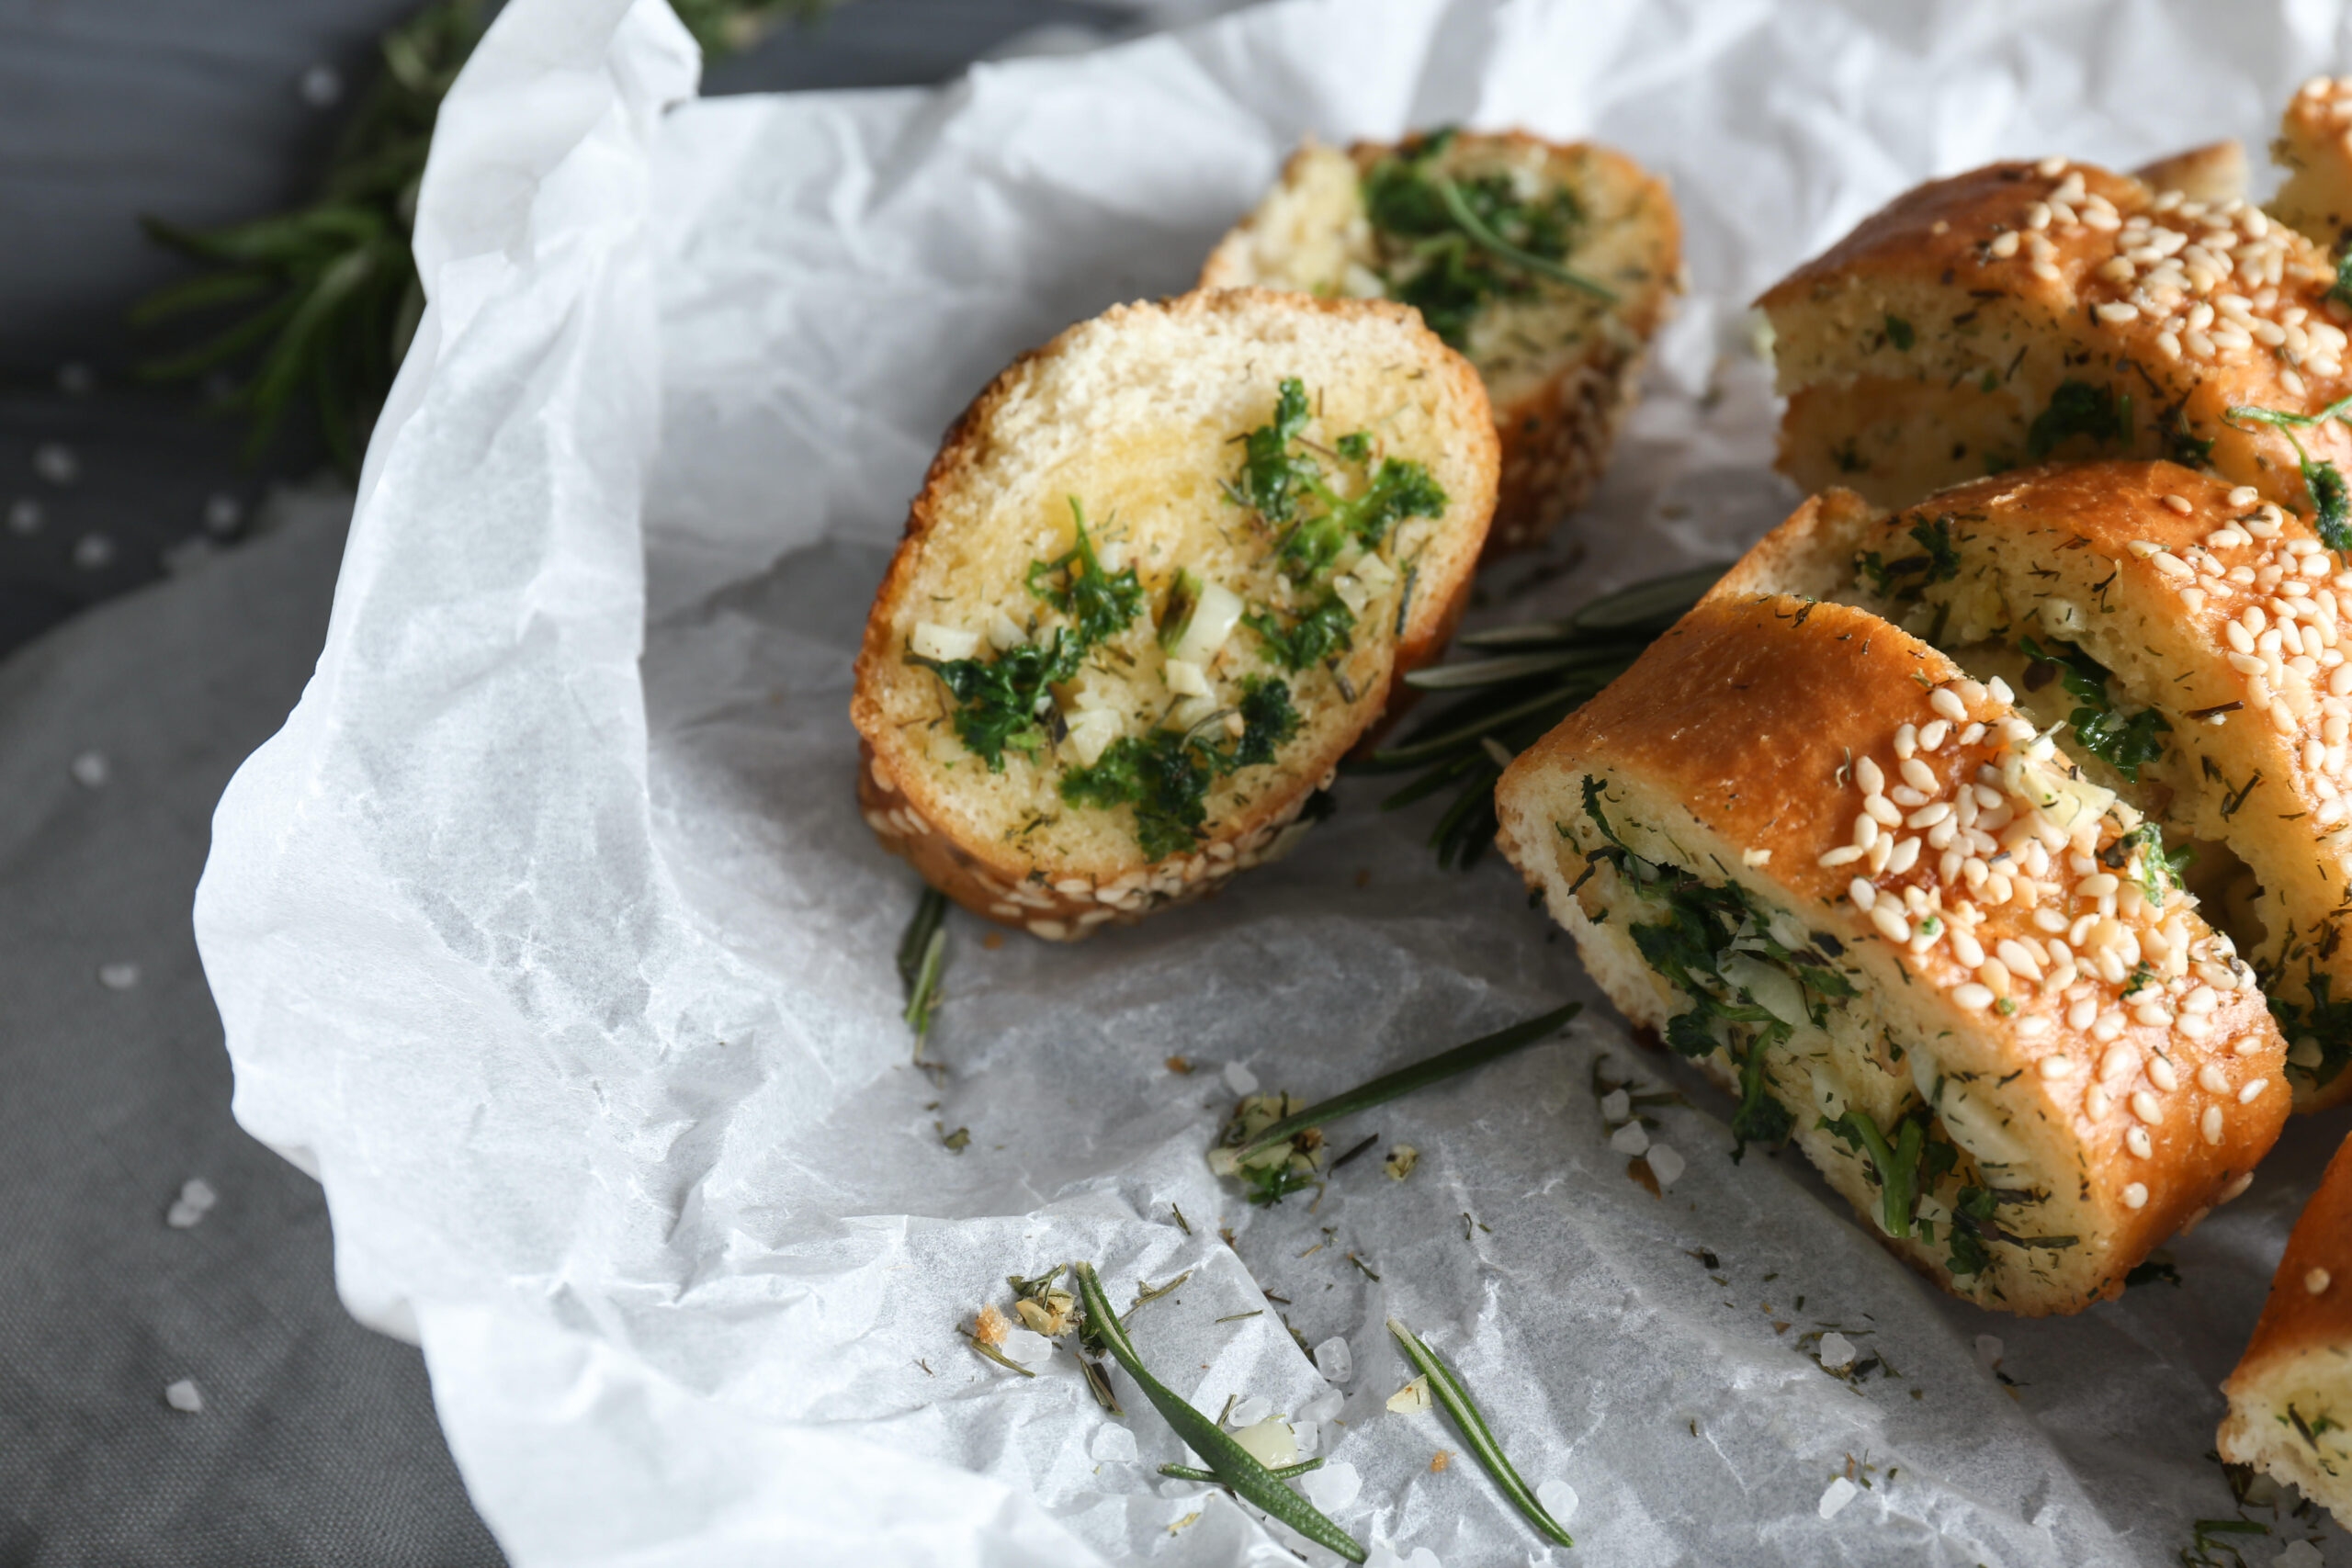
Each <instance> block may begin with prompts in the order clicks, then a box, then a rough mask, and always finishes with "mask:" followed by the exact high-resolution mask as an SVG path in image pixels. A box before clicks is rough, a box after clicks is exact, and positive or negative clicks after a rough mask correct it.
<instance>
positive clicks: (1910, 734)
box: [1866, 724, 1919, 793]
mask: <svg viewBox="0 0 2352 1568" xmlns="http://www.w3.org/2000/svg"><path fill="white" fill-rule="evenodd" d="M1918 749H1919V730H1918V727H1917V726H1916V725H1911V724H1905V725H1904V726H1902V727H1901V728H1898V729H1896V730H1895V732H1894V755H1895V757H1896V759H1897V760H1898V761H1905V762H1907V761H1910V760H1911V757H1912V754H1913V753H1914V752H1916V751H1917V750H1918ZM1866 793H1867V792H1866Z"/></svg>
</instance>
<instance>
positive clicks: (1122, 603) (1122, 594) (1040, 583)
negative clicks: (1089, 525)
mask: <svg viewBox="0 0 2352 1568" xmlns="http://www.w3.org/2000/svg"><path fill="white" fill-rule="evenodd" d="M1069 515H1070V522H1071V524H1072V525H1074V526H1075V527H1076V529H1077V531H1078V541H1077V543H1075V544H1073V545H1071V546H1070V547H1069V549H1067V550H1065V551H1063V552H1062V553H1061V554H1060V555H1058V556H1056V557H1055V558H1053V559H1052V560H1038V561H1031V562H1030V563H1029V574H1028V579H1027V581H1028V583H1029V592H1032V593H1034V594H1035V595H1036V596H1037V597H1038V598H1040V599H1042V600H1044V601H1045V602H1046V604H1051V605H1052V606H1053V607H1054V608H1055V609H1057V610H1059V611H1060V612H1061V613H1062V614H1063V615H1068V616H1069V620H1070V626H1071V630H1072V636H1073V638H1074V640H1075V641H1076V642H1077V644H1078V645H1079V647H1080V649H1092V648H1095V647H1096V646H1098V645H1100V644H1102V643H1104V642H1107V641H1109V640H1110V639H1111V638H1112V637H1116V636H1118V635H1119V634H1120V633H1121V632H1123V631H1125V630H1126V629H1127V626H1128V624H1129V623H1130V622H1132V621H1133V620H1134V619H1135V618H1136V612H1137V611H1139V610H1141V609H1142V608H1143V584H1142V583H1141V582H1139V581H1136V569H1135V568H1133V567H1131V566H1130V567H1125V568H1122V569H1121V570H1118V571H1114V572H1106V571H1104V570H1103V562H1102V561H1101V559H1100V558H1097V557H1096V555H1095V553H1094V540H1093V538H1092V537H1091V536H1089V535H1088V533H1087V532H1086V509H1085V508H1084V507H1082V506H1080V504H1079V502H1078V497H1076V496H1074V495H1073V496H1071V497H1070V498H1069ZM1057 576H1058V577H1059V579H1060V581H1058V582H1057V581H1054V579H1055V578H1056V577H1057Z"/></svg>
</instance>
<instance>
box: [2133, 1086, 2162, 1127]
mask: <svg viewBox="0 0 2352 1568" xmlns="http://www.w3.org/2000/svg"><path fill="white" fill-rule="evenodd" d="M2131 1114H2132V1115H2134V1116H2137V1117H2138V1118H2139V1119H2140V1120H2141V1121H2143V1122H2148V1123H2150V1124H2152V1125H2153V1124H2154V1123H2155V1122H2161V1121H2163V1120H2164V1117H2165V1109H2164V1107H2163V1106H2162V1105H2160V1104H2158V1103H2157V1101H2156V1097H2155V1096H2154V1095H2153V1094H2150V1093H2149V1092H2148V1091H2147V1090H2146V1089H2137V1090H2134V1091H2133V1092H2132V1095H2131Z"/></svg>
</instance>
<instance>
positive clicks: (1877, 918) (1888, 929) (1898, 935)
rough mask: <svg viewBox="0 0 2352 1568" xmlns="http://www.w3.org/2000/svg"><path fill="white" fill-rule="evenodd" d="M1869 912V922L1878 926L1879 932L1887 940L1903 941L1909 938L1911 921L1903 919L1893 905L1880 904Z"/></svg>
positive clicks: (1907, 940)
mask: <svg viewBox="0 0 2352 1568" xmlns="http://www.w3.org/2000/svg"><path fill="white" fill-rule="evenodd" d="M1870 913H1871V924H1872V925H1875V926H1876V927H1878V929H1879V934H1880V935H1882V936H1883V937H1885V938H1886V940H1887V941H1889V942H1909V941H1910V940H1911V922H1910V921H1908V920H1906V919H1904V918H1903V916H1902V914H1901V913H1900V912H1899V911H1897V910H1896V909H1895V908H1894V905H1892V904H1880V905H1878V906H1877V907H1876V908H1872V909H1871V912H1870Z"/></svg>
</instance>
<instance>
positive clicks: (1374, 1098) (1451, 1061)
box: [1234, 1002, 1584, 1159]
mask: <svg viewBox="0 0 2352 1568" xmlns="http://www.w3.org/2000/svg"><path fill="white" fill-rule="evenodd" d="M1583 1010H1584V1004H1583V1003H1582V1002H1570V1003H1568V1004H1567V1005H1566V1007H1561V1008H1555V1009H1553V1010H1551V1011H1550V1012H1547V1013H1545V1014H1544V1015H1543V1016H1542V1017H1540V1018H1531V1019H1529V1020H1527V1021H1525V1022H1523V1023H1514V1024H1512V1025H1511V1026H1510V1028H1509V1029H1498V1030H1497V1031H1496V1032H1494V1033H1492V1034H1487V1035H1482V1036H1481V1037H1479V1038H1478V1039H1476V1040H1473V1041H1471V1042H1470V1043H1468V1044H1466V1045H1456V1046H1455V1047H1454V1048H1453V1050H1451V1051H1441V1052H1439V1053H1438V1054H1437V1055H1434V1056H1431V1057H1429V1058H1428V1059H1426V1060H1424V1061H1419V1062H1415V1063H1414V1064H1413V1065H1412V1066H1409V1067H1399V1068H1397V1070H1396V1071H1395V1072H1393V1073H1384V1074H1382V1075H1381V1076H1380V1077H1376V1078H1374V1079H1373V1080H1372V1081H1371V1082H1370V1083H1365V1084H1359V1085H1358V1086H1356V1087H1355V1088H1354V1089H1349V1090H1348V1091H1347V1092H1346V1093H1344V1094H1335V1095H1333V1096H1332V1097H1331V1098H1330V1099H1329V1100H1324V1101H1323V1102H1322V1103H1321V1104H1319V1105H1310V1106H1308V1107H1307V1108H1306V1110H1304V1111H1299V1112H1298V1113H1297V1114H1296V1115H1293V1116H1285V1117H1283V1119H1282V1120H1281V1121H1279V1122H1275V1123H1273V1124H1272V1126H1270V1127H1267V1128H1265V1129H1264V1130H1263V1131H1261V1133H1259V1134H1258V1135H1257V1136H1256V1137H1255V1138H1252V1139H1250V1142H1249V1143H1248V1144H1247V1145H1244V1146H1242V1147H1241V1148H1238V1149H1236V1150H1234V1157H1235V1158H1236V1159H1246V1158H1248V1157H1249V1156H1251V1155H1253V1154H1256V1153H1257V1152H1258V1151H1259V1150H1261V1149H1264V1148H1269V1147H1272V1145H1275V1144H1279V1143H1281V1142H1283V1140H1284V1139H1286V1138H1289V1137H1291V1136H1292V1135H1294V1134H1298V1133H1303V1132H1305V1131H1306V1129H1307V1128H1309V1127H1320V1126H1322V1125H1323V1124H1324V1123H1325V1122H1336V1121H1338V1120H1339V1119H1340V1117H1342V1116H1352V1115H1354V1114H1355V1113H1356V1112H1357V1111H1369V1110H1371V1109H1372V1108H1373V1107H1374V1106H1375V1105H1385V1104H1387V1103H1388V1102H1389V1101H1390V1100H1396V1099H1398V1098H1400V1097H1402V1096H1404V1095H1408V1094H1410V1093H1412V1092H1413V1091H1414V1090H1415V1089H1427V1088H1428V1087H1429V1086H1430V1085H1431V1084H1433V1083H1440V1082H1442V1081H1443V1080H1445V1079H1447V1078H1450V1077H1453V1076H1454V1075H1455V1074H1457V1073H1466V1072H1468V1071H1469V1070H1470V1069H1471V1068H1473V1067H1480V1066H1486V1064H1487V1063H1488V1062H1491V1061H1493V1060H1494V1059H1495V1058H1497V1057H1498V1056H1508V1055H1510V1054H1511V1053H1512V1052H1513V1051H1518V1050H1523V1049H1524V1048H1526V1047H1527V1046H1530V1045H1532V1044H1534V1043H1536V1042H1537V1041H1539V1040H1542V1039H1544V1037H1545V1036H1547V1035H1549V1034H1550V1033H1551V1032H1553V1031H1554V1030H1555V1029H1557V1028H1559V1027H1560V1026H1561V1025H1562V1024H1564V1023H1566V1022H1567V1021H1568V1020H1570V1019H1572V1018H1574V1017H1576V1015H1577V1013H1579V1012H1582V1011H1583Z"/></svg>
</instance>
